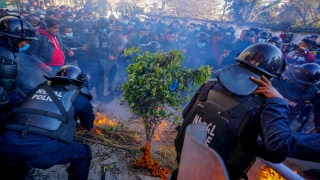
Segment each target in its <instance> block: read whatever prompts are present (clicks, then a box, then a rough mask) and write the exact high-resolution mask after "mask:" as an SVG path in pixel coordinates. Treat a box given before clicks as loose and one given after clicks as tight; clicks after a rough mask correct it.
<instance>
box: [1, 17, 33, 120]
mask: <svg viewBox="0 0 320 180" xmlns="http://www.w3.org/2000/svg"><path fill="white" fill-rule="evenodd" d="M31 40H37V39H36V38H35V32H34V30H33V29H32V26H31V25H30V24H29V23H28V22H27V21H26V20H25V19H24V17H20V16H9V15H8V16H6V17H3V18H1V19H0V71H1V73H0V86H1V87H2V88H3V91H4V92H6V93H7V94H8V99H9V102H8V103H6V104H5V105H4V106H3V107H2V108H1V121H3V122H4V121H5V119H6V117H7V115H8V112H10V111H11V110H12V109H13V108H14V107H15V106H17V105H18V104H19V103H20V101H21V100H22V99H21V97H20V95H19V92H20V91H18V89H17V78H18V64H17V62H16V56H15V54H14V53H18V52H23V51H26V50H27V49H28V48H29V43H30V41H31ZM2 88H1V89H2Z"/></svg>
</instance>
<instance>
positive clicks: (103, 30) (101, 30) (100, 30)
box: [99, 28, 107, 33]
mask: <svg viewBox="0 0 320 180" xmlns="http://www.w3.org/2000/svg"><path fill="white" fill-rule="evenodd" d="M99 32H101V33H106V32H107V29H105V28H103V29H101V28H100V29H99Z"/></svg>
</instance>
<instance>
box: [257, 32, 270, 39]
mask: <svg viewBox="0 0 320 180" xmlns="http://www.w3.org/2000/svg"><path fill="white" fill-rule="evenodd" d="M269 36H270V33H268V32H265V31H262V32H260V33H259V34H258V38H262V39H269V38H270V37H269Z"/></svg>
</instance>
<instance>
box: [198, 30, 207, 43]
mask: <svg viewBox="0 0 320 180" xmlns="http://www.w3.org/2000/svg"><path fill="white" fill-rule="evenodd" d="M198 41H208V34H207V33H204V32H201V33H198V34H197V35H196V42H198Z"/></svg>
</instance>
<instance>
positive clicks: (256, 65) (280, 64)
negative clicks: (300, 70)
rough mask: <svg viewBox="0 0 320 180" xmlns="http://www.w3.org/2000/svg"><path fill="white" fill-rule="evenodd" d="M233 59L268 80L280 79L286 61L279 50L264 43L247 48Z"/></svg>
mask: <svg viewBox="0 0 320 180" xmlns="http://www.w3.org/2000/svg"><path fill="white" fill-rule="evenodd" d="M235 59H236V60H237V61H238V62H239V63H242V64H244V65H245V66H247V67H249V68H251V69H253V70H254V71H257V72H259V73H260V74H262V75H265V76H266V77H267V78H269V79H270V78H272V77H278V78H280V76H281V74H282V73H283V72H284V70H285V68H286V61H285V60H284V58H283V55H282V52H281V51H280V49H279V48H277V47H275V46H273V45H270V44H265V43H257V44H253V45H251V46H249V47H247V48H246V49H245V50H244V51H242V53H241V54H240V55H239V56H238V57H237V58H235Z"/></svg>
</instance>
